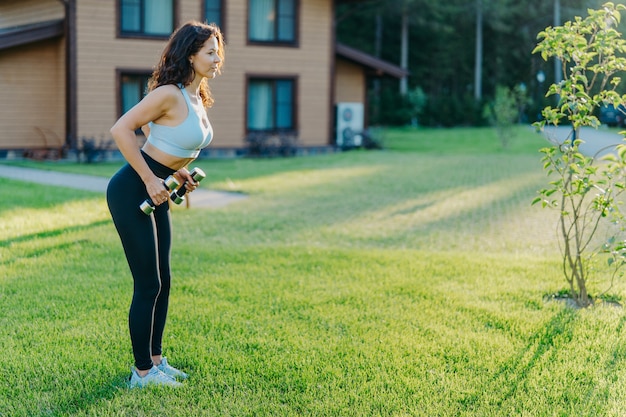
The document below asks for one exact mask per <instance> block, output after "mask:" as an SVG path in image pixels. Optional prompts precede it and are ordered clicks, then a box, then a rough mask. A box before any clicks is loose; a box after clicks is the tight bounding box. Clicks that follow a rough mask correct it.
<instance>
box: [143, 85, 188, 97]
mask: <svg viewBox="0 0 626 417" xmlns="http://www.w3.org/2000/svg"><path fill="white" fill-rule="evenodd" d="M150 94H152V95H155V96H161V97H179V96H180V95H181V93H180V87H179V86H177V85H175V84H165V85H160V86H158V87H157V88H155V89H154V90H152V91H151V92H150Z"/></svg>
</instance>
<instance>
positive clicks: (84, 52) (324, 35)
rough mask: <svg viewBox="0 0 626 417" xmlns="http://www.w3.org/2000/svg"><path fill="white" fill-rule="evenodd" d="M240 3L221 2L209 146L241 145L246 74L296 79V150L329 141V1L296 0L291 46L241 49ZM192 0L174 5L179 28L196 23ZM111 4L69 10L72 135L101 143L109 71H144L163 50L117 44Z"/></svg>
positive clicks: (107, 115)
mask: <svg viewBox="0 0 626 417" xmlns="http://www.w3.org/2000/svg"><path fill="white" fill-rule="evenodd" d="M247 4H248V1H247V0H232V1H229V2H227V13H226V15H225V16H224V17H225V18H226V22H225V26H226V27H227V28H228V30H229V32H228V33H225V34H224V35H225V39H226V42H227V45H226V61H225V65H224V68H223V71H222V75H220V76H218V77H217V78H216V79H215V80H212V81H211V82H210V85H211V90H212V92H213V94H214V97H215V106H214V108H212V109H210V110H209V116H210V118H211V123H212V124H213V128H214V131H215V139H214V141H213V143H212V145H211V146H213V147H227V148H231V147H243V146H244V145H245V143H244V138H245V135H246V131H245V115H246V109H245V105H246V92H245V79H246V75H254V74H262V75H287V76H296V77H297V78H298V86H297V91H298V93H299V97H298V99H297V101H298V103H297V105H296V107H297V109H298V112H299V114H298V115H297V117H296V119H297V120H298V121H299V126H298V131H299V140H300V144H301V145H305V146H319V145H327V144H328V143H329V138H328V132H329V123H330V120H329V119H330V114H331V112H330V109H329V105H330V103H331V100H330V91H331V90H330V82H331V79H330V66H331V64H332V49H331V44H332V42H331V38H332V29H331V22H332V1H331V0H301V1H300V28H299V30H300V36H299V39H300V44H299V47H297V48H293V47H274V46H252V45H247V40H246V34H247V30H246V25H247ZM201 10H202V3H201V1H200V0H178V10H177V13H178V16H179V22H177V24H178V25H179V24H181V23H183V22H185V21H187V20H190V19H195V20H201V19H202V16H201ZM115 18H116V10H115V2H112V1H111V2H108V1H107V2H103V1H100V0H81V1H80V2H78V9H77V26H78V27H77V30H78V33H77V39H78V45H77V49H78V80H77V81H78V83H77V86H78V87H77V91H78V136H79V138H80V137H94V138H96V139H98V138H103V139H104V138H106V137H108V131H109V128H110V127H111V125H112V124H113V123H114V122H115V120H116V118H117V117H118V116H119V115H118V114H117V109H118V105H117V102H116V100H117V91H116V80H115V74H116V69H118V68H124V69H137V70H145V71H151V69H152V67H153V66H154V64H155V63H156V62H157V60H158V58H159V54H160V52H161V50H162V48H163V46H164V45H165V41H162V40H146V39H118V38H116V37H115V27H116V22H115Z"/></svg>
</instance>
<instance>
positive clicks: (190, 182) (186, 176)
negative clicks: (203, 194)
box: [174, 168, 198, 193]
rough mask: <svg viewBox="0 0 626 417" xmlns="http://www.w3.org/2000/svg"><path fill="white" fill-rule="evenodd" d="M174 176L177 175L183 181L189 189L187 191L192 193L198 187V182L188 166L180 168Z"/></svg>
mask: <svg viewBox="0 0 626 417" xmlns="http://www.w3.org/2000/svg"><path fill="white" fill-rule="evenodd" d="M174 176H175V177H176V179H177V180H179V182H180V183H181V184H183V183H184V184H185V188H186V189H187V192H189V193H190V192H192V191H193V190H195V189H196V188H198V182H196V181H194V179H193V177H192V176H191V174H190V173H189V171H187V168H181V169H179V170H178V171H176V173H175V174H174Z"/></svg>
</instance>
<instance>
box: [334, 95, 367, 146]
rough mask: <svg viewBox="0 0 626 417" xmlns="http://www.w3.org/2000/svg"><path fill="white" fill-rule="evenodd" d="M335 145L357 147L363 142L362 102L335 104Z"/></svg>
mask: <svg viewBox="0 0 626 417" xmlns="http://www.w3.org/2000/svg"><path fill="white" fill-rule="evenodd" d="M336 132H337V133H336V140H337V146H340V147H342V148H352V147H359V146H361V145H362V143H363V136H362V133H363V103H338V104H337V131H336Z"/></svg>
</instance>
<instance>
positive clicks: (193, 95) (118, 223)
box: [107, 21, 224, 388]
mask: <svg viewBox="0 0 626 417" xmlns="http://www.w3.org/2000/svg"><path fill="white" fill-rule="evenodd" d="M223 48H224V42H223V37H222V34H221V32H220V30H219V28H218V27H217V26H215V25H207V24H203V23H199V22H195V21H192V22H188V23H186V24H184V25H183V26H181V27H180V28H179V29H177V30H176V31H175V32H174V33H173V34H172V36H171V37H170V39H169V42H168V43H167V45H166V47H165V49H164V50H163V54H162V55H161V59H160V61H159V63H158V64H157V66H156V68H155V70H154V72H153V74H152V78H151V80H150V84H149V90H150V91H149V93H148V94H147V95H146V96H145V97H144V98H143V99H142V100H141V102H139V103H138V104H137V105H136V106H134V107H133V108H132V109H130V110H129V111H128V112H127V113H126V114H124V115H123V116H122V117H121V118H120V119H119V120H118V121H117V122H116V123H115V125H114V126H113V127H112V128H111V135H112V136H113V139H114V140H115V143H116V144H117V146H118V148H119V150H120V152H121V153H122V155H123V156H124V158H125V159H126V161H127V164H126V165H124V166H123V167H122V168H121V169H120V170H119V171H118V172H117V173H116V174H115V175H114V176H113V177H112V178H111V181H110V182H109V186H108V189H107V202H108V205H109V210H110V212H111V216H112V218H113V222H114V224H115V227H116V229H117V231H118V233H119V235H120V239H121V241H122V245H123V247H124V252H125V254H126V259H127V261H128V265H129V266H130V270H131V274H132V276H133V281H134V291H133V298H132V302H131V306H130V312H129V319H128V324H129V329H130V338H131V344H132V348H133V355H134V357H135V366H134V367H133V369H132V372H131V378H130V386H131V388H134V387H144V386H146V385H151V384H154V385H167V386H180V385H181V384H180V382H178V381H177V379H186V378H187V374H185V373H184V372H182V371H180V370H178V369H176V368H174V367H172V366H171V365H169V364H168V363H167V359H166V358H165V357H164V356H162V349H161V340H162V337H163V329H164V327H165V321H166V317H167V308H168V299H169V291H170V246H171V222H170V214H169V204H167V202H168V198H169V194H170V191H168V190H167V189H166V187H165V186H164V182H163V180H164V179H165V178H166V177H168V176H169V175H173V176H174V177H175V178H176V179H177V180H178V182H179V183H180V184H183V183H185V187H186V189H187V191H188V192H191V191H193V190H194V189H195V188H196V187H197V185H198V184H197V183H196V182H195V181H194V180H193V178H192V177H191V176H190V174H189V171H188V170H187V168H186V167H187V166H188V165H189V163H190V162H191V161H193V160H194V159H195V158H196V157H197V156H198V154H199V153H200V150H201V149H202V148H204V147H206V146H207V145H208V144H209V143H210V142H211V139H212V134H213V132H212V128H211V124H210V123H209V120H208V117H207V114H206V108H207V107H211V105H212V104H213V99H212V97H211V94H210V90H209V87H208V84H207V80H208V79H212V78H214V77H215V76H216V75H217V74H219V73H220V69H221V67H222V63H223V60H224V49H223ZM146 125H147V126H146ZM138 128H142V129H144V132H145V133H146V135H147V136H148V139H147V141H146V143H145V145H144V146H143V148H142V149H141V150H140V149H139V148H138V147H137V140H136V137H135V131H136V130H137V129H138ZM146 198H150V200H152V202H153V203H154V204H155V206H156V208H155V210H154V212H153V213H152V214H150V215H146V214H145V213H144V212H143V211H141V210H140V209H139V204H141V202H142V201H144V200H145V199H146Z"/></svg>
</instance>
